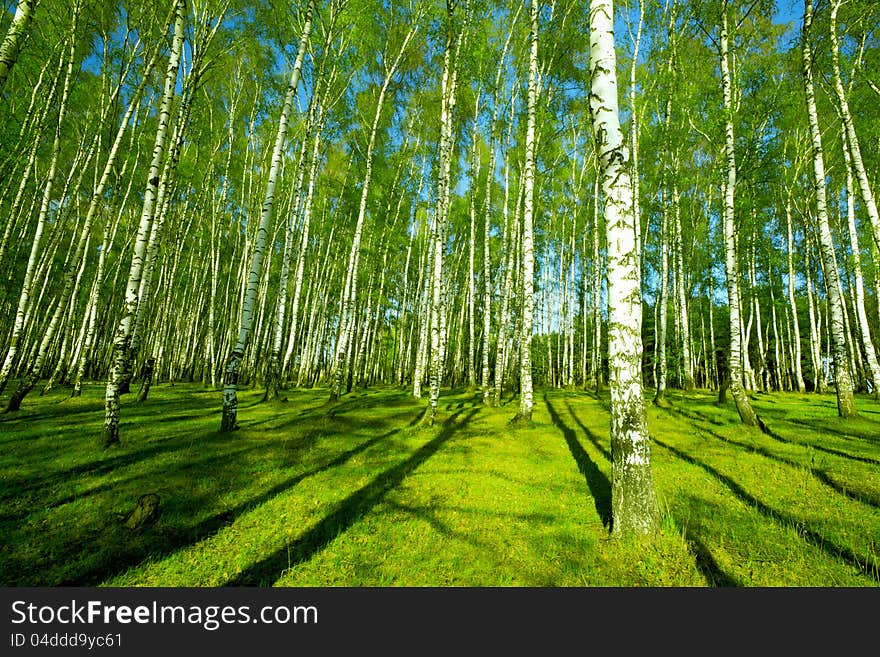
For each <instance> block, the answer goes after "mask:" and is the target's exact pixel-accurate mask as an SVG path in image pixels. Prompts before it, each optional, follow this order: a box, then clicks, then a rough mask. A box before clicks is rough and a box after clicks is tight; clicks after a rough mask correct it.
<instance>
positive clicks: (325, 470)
mask: <svg viewBox="0 0 880 657" xmlns="http://www.w3.org/2000/svg"><path fill="white" fill-rule="evenodd" d="M102 393H103V389H102V387H100V386H89V387H87V388H86V389H85V392H84V395H83V396H82V397H81V398H77V399H69V398H68V397H67V395H68V394H69V393H68V391H66V390H64V389H63V388H59V389H56V390H54V391H53V392H50V393H49V394H47V395H46V396H44V397H38V396H37V395H33V396H32V397H29V398H27V399H26V400H25V404H24V405H23V409H22V410H21V411H19V412H18V413H16V414H7V415H3V416H0V538H2V540H0V583H2V584H3V585H5V586H31V585H37V586H58V585H87V586H99V585H111V586H219V585H257V586H270V585H277V586H533V587H535V586H537V587H545V586H614V587H619V586H658V587H659V586H688V587H690V586H746V587H754V586H821V587H829V586H835V587H837V586H840V587H876V586H878V584H880V556H878V552H880V547H878V544H880V404H877V403H875V402H873V401H871V400H870V399H868V398H860V399H859V400H858V405H859V411H860V415H859V417H858V418H855V419H851V420H841V419H839V418H838V417H837V415H836V406H835V399H834V397H833V396H831V395H814V394H809V395H794V394H783V393H774V394H767V395H761V394H757V395H754V396H753V404H754V405H755V408H756V409H757V410H758V412H759V413H760V415H761V417H762V419H763V420H764V422H765V423H766V426H767V429H768V431H767V432H762V431H760V430H758V429H750V428H744V427H743V426H741V425H740V423H739V420H738V417H737V415H736V411H735V409H734V407H733V404H732V403H730V404H728V405H727V406H725V407H718V406H716V405H715V403H714V402H715V396H714V395H713V394H712V393H710V392H708V391H696V392H693V393H687V394H685V393H680V392H676V391H671V392H670V393H669V395H668V400H669V404H668V405H667V406H665V407H662V408H660V407H655V406H650V405H649V409H648V410H649V418H648V421H649V426H650V431H651V438H652V463H653V468H654V476H655V483H656V487H657V493H658V497H659V501H660V505H661V513H662V520H661V527H662V529H661V532H660V534H659V535H658V536H656V537H655V538H653V539H651V540H646V541H641V542H637V543H636V542H628V541H619V540H616V539H612V538H610V537H609V532H608V529H609V523H610V521H611V518H610V515H611V500H610V490H611V486H610V477H611V464H610V460H609V459H610V448H609V413H608V398H607V396H606V395H602V394H600V395H598V396H596V395H594V394H589V393H586V392H583V391H575V390H571V391H568V390H546V391H538V392H537V394H536V396H535V399H536V406H535V412H534V423H533V425H531V426H526V427H517V428H511V426H510V425H509V424H508V423H509V420H510V419H511V418H512V417H513V416H514V415H515V413H516V409H517V402H516V400H514V399H512V398H510V397H508V398H506V399H505V403H504V404H503V405H502V406H500V407H497V408H486V407H484V406H483V405H482V402H481V398H480V395H479V393H475V392H473V391H470V392H469V391H466V390H454V391H449V390H444V391H443V394H442V397H441V403H440V409H439V413H438V418H437V422H436V423H435V425H434V426H433V427H426V426H422V425H421V424H420V423H419V418H420V417H421V415H422V412H423V409H424V405H425V402H424V401H421V402H420V401H416V400H414V399H413V398H412V397H411V395H410V394H408V392H407V391H405V390H400V389H395V388H371V389H367V390H356V391H354V392H352V393H351V394H349V395H347V396H345V397H343V398H342V399H341V400H340V402H339V403H337V404H332V405H331V404H329V403H327V400H328V398H329V394H328V392H327V390H324V389H310V390H289V391H286V394H287V399H288V401H272V402H265V403H261V402H260V398H261V396H262V391H260V390H245V391H243V392H242V393H241V394H240V395H239V399H240V409H239V422H240V424H241V429H240V430H238V431H236V432H233V433H231V434H220V433H218V431H217V429H218V428H219V424H220V405H221V398H220V393H219V392H217V391H213V390H206V389H204V388H202V387H200V386H197V385H182V384H176V385H159V386H155V387H154V388H153V390H152V392H151V396H150V399H149V400H148V401H146V402H143V403H138V402H136V401H135V399H134V397H135V395H127V396H125V397H124V398H123V407H122V424H121V437H122V444H121V445H119V446H116V447H114V448H111V449H108V450H102V449H101V448H99V446H98V445H99V439H100V434H101V425H102V422H103V399H102ZM7 395H8V393H7ZM146 493H155V494H156V495H158V496H159V500H160V504H159V514H158V517H157V519H156V520H155V522H153V523H151V524H147V525H145V526H142V527H139V528H136V529H131V528H129V527H127V526H126V525H125V523H124V520H125V518H126V515H127V514H128V513H129V512H130V511H131V510H132V509H133V508H134V506H135V504H136V502H137V500H138V498H139V497H140V496H141V495H144V494H146Z"/></svg>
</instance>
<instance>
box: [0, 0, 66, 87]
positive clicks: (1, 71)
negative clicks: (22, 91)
mask: <svg viewBox="0 0 880 657" xmlns="http://www.w3.org/2000/svg"><path fill="white" fill-rule="evenodd" d="M37 2H38V0H20V1H19V3H18V4H17V5H16V7H15V15H14V16H13V18H12V24H11V25H10V26H9V29H8V30H7V31H6V37H5V38H4V39H3V43H2V44H0V93H2V92H3V87H4V86H6V80H7V78H8V77H9V71H10V70H12V67H13V66H15V62H17V61H18V53H19V51H20V50H21V46H22V43H23V42H24V40H25V38H26V37H27V33H28V29H29V28H30V23H31V19H32V18H33V15H34V9H35V8H36V6H37ZM78 10H79V5H77V11H78Z"/></svg>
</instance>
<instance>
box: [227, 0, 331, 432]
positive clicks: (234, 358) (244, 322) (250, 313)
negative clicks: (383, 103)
mask: <svg viewBox="0 0 880 657" xmlns="http://www.w3.org/2000/svg"><path fill="white" fill-rule="evenodd" d="M314 10H315V0H310V2H309V4H308V7H307V8H306V13H305V17H304V22H303V27H302V33H301V34H300V40H299V47H298V49H297V53H296V59H295V60H294V63H293V70H292V71H291V73H290V82H289V83H288V85H287V91H286V93H285V95H284V102H283V104H282V106H281V114H280V116H279V118H278V131H277V133H276V135H275V142H274V146H273V148H272V158H271V160H270V166H269V175H268V177H267V179H266V190H265V194H264V195H263V203H262V206H261V207H260V224H259V227H258V228H257V236H256V243H255V245H254V251H253V254H252V256H251V264H250V272H249V274H248V279H247V288H246V291H245V297H244V302H243V303H242V306H241V317H240V320H239V328H238V338H237V340H236V342H235V346H234V347H233V349H232V352H231V353H230V354H229V358H228V360H227V361H226V369H225V372H224V375H223V417H222V419H221V421H220V431H221V432H224V433H225V432H229V431H233V430H235V429H237V428H238V374H239V369H240V367H241V361H242V359H243V358H244V350H245V347H247V344H248V339H249V338H250V335H251V331H252V329H253V324H254V311H255V305H256V298H257V291H258V287H259V285H260V274H261V272H262V270H263V255H264V253H265V250H266V241H267V237H268V234H269V230H270V229H271V224H272V216H273V211H274V208H275V187H276V185H277V182H278V175H279V171H280V169H281V158H282V155H283V151H284V145H285V141H286V138H287V126H288V122H289V117H290V113H291V109H292V107H293V99H294V96H296V94H297V91H298V87H299V79H300V71H301V70H302V64H303V59H304V58H305V54H306V48H307V47H308V42H309V35H310V34H311V31H312V18H313V13H314Z"/></svg>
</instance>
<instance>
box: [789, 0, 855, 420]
mask: <svg viewBox="0 0 880 657" xmlns="http://www.w3.org/2000/svg"><path fill="white" fill-rule="evenodd" d="M812 23H813V1H812V0H804V22H803V44H802V51H801V54H802V65H803V75H804V91H805V94H806V100H807V118H808V119H809V123H810V137H811V141H812V150H813V191H814V193H815V194H816V211H817V221H818V228H819V250H820V253H821V256H822V263H823V268H824V271H825V282H826V285H825V288H826V292H827V295H828V301H829V305H830V308H829V311H830V326H829V328H830V329H831V330H830V333H831V340H832V344H833V351H834V358H833V360H834V386H835V388H836V390H837V413H838V415H839V416H840V417H843V418H846V417H852V416H854V415H856V407H855V398H854V395H853V380H852V372H851V371H850V368H849V363H848V361H847V358H848V356H847V347H846V334H845V324H844V322H845V319H844V313H845V312H846V309H845V307H844V304H843V299H842V297H841V292H840V290H841V287H840V275H839V273H838V271H837V266H836V264H835V256H834V242H833V238H832V236H831V226H830V224H829V221H828V204H827V200H826V191H825V162H824V157H823V153H822V133H821V130H820V128H819V118H818V115H817V113H816V98H815V92H814V90H813V65H812V57H813V53H812V48H811V44H810V40H811V39H810V32H811V28H812Z"/></svg>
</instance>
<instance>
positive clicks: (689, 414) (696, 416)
mask: <svg viewBox="0 0 880 657" xmlns="http://www.w3.org/2000/svg"><path fill="white" fill-rule="evenodd" d="M667 410H668V409H667ZM676 412H677V413H679V414H680V415H682V416H684V417H686V418H688V419H691V420H696V421H697V422H709V423H710V424H715V425H719V426H725V423H723V422H718V421H716V420H714V419H712V418H710V417H708V416H707V415H705V414H703V413H700V412H698V411H686V410H684V409H682V408H680V407H677V408H676ZM777 419H781V418H777ZM782 421H783V422H788V423H790V424H795V425H798V426H804V427H807V428H810V429H813V430H814V431H818V430H821V431H825V430H827V431H828V432H829V433H839V432H837V431H835V430H833V429H826V428H825V427H814V426H812V425H811V424H810V423H808V422H805V421H796V420H791V419H790V418H786V419H782ZM762 425H763V426H762V427H761V432H762V433H763V434H764V435H766V436H769V437H770V438H772V439H773V440H776V441H779V442H781V443H784V444H786V445H794V446H797V447H810V448H812V449H815V450H816V451H818V452H824V453H826V454H832V455H833V456H839V457H841V458H845V459H851V460H853V461H859V462H860V463H870V464H872V465H880V459H875V458H871V457H870V456H859V455H857V454H850V453H849V452H844V451H842V450H839V449H834V448H833V447H825V446H823V445H817V444H816V443H814V442H810V441H800V440H791V439H790V438H785V437H783V436H781V435H779V434H778V433H777V432H776V431H774V430H773V429H771V428H770V427H769V426H767V424H766V423H765V422H762Z"/></svg>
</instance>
